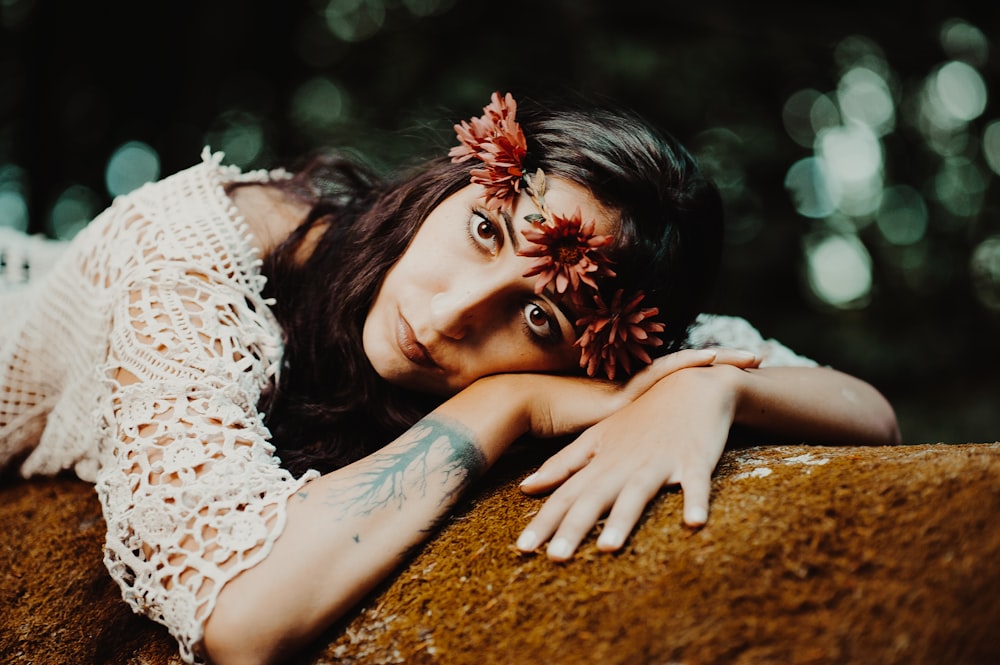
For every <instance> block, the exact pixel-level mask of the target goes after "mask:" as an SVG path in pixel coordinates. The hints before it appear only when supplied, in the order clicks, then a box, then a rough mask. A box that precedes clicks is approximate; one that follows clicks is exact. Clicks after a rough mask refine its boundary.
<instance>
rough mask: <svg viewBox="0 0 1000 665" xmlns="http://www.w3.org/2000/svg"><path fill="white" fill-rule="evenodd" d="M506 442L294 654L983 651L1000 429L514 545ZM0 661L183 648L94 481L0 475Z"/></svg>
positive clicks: (456, 658) (962, 658)
mask: <svg viewBox="0 0 1000 665" xmlns="http://www.w3.org/2000/svg"><path fill="white" fill-rule="evenodd" d="M539 459H541V458H540V457H539V454H538V453H535V452H528V450H527V448H524V449H522V450H520V451H518V452H516V453H514V454H512V455H510V456H509V457H508V458H507V459H506V460H505V461H504V462H503V463H502V465H501V466H500V467H498V468H497V469H495V470H494V472H493V473H491V475H490V476H489V478H488V479H487V482H485V483H484V484H483V486H482V487H481V488H480V489H479V490H478V491H477V492H476V493H475V495H474V497H473V498H472V499H471V500H470V501H468V502H467V503H466V504H464V505H463V506H462V508H461V509H460V510H459V511H457V513H456V514H455V516H454V518H452V519H451V520H449V522H448V523H447V524H446V525H445V526H444V527H443V528H442V530H441V532H440V533H439V534H437V536H436V537H435V538H434V539H432V540H431V541H430V542H429V543H428V544H427V546H426V547H424V548H423V549H422V550H421V551H419V552H418V553H416V554H415V555H414V557H413V558H412V559H411V560H410V561H408V562H407V564H406V565H405V566H404V567H402V568H401V569H400V572H399V573H398V574H397V575H396V576H394V577H393V578H391V579H390V580H387V581H386V583H385V584H384V585H383V586H382V587H380V588H379V589H377V590H376V591H375V592H373V593H372V594H371V595H370V596H369V597H368V598H367V599H366V600H365V602H363V603H362V604H361V605H360V606H359V607H358V608H357V610H356V611H355V612H353V613H352V614H351V615H350V616H348V617H346V618H345V619H344V620H343V621H342V622H341V623H340V624H338V625H337V626H335V627H334V628H332V629H331V630H330V631H329V632H328V633H327V634H326V635H325V636H324V638H323V639H322V640H320V642H319V644H317V646H316V647H315V649H314V650H313V651H312V652H311V653H307V654H305V655H304V656H302V657H300V658H299V659H297V660H296V662H297V663H315V664H320V663H345V664H346V663H365V664H369V663H442V664H465V663H468V664H470V665H472V664H475V665H483V664H485V663H531V664H547V663H551V664H559V665H562V664H570V665H572V664H576V663H601V664H602V665H604V664H618V663H620V664H626V663H628V664H636V663H640V664H641V663H656V664H663V663H687V664H696V663H727V664H729V663H873V664H874V663H878V664H879V665H882V664H888V663H906V664H908V665H914V664H928V665H930V664H934V665H939V664H944V663H948V664H951V665H957V664H971V663H977V664H978V663H983V664H987V663H989V664H995V663H1000V600H998V599H1000V528H998V527H1000V443H994V444H962V445H944V444H934V445H930V444H928V445H914V446H899V447H892V448H881V447H880V448H860V447H814V446H780V447H753V448H744V449H739V450H732V451H729V452H727V453H726V455H725V456H724V458H723V461H722V463H721V464H720V467H719V470H718V473H717V475H716V481H715V486H714V494H713V503H712V515H711V519H710V522H709V524H708V526H706V527H705V528H703V529H701V530H699V531H691V530H689V529H686V528H684V527H683V526H681V524H680V522H679V515H680V506H681V496H680V495H679V494H678V493H676V492H670V491H668V492H664V493H663V494H661V496H660V497H659V498H658V499H657V500H656V501H655V502H654V503H653V504H652V505H651V507H650V509H649V510H647V512H646V515H645V517H644V519H643V521H642V523H641V525H640V527H639V529H638V531H637V533H636V534H635V535H634V536H633V537H632V538H631V539H630V540H629V542H628V543H627V545H626V547H625V549H624V550H623V551H622V552H621V553H619V554H617V555H606V554H601V553H599V552H597V551H596V549H595V547H594V544H593V539H590V540H588V541H587V542H586V543H584V545H583V546H582V548H581V550H580V552H579V553H578V554H577V556H576V557H575V558H574V559H573V560H572V561H570V562H568V563H565V564H553V563H551V562H549V561H548V560H547V559H545V557H544V556H541V555H522V554H519V553H518V552H517V551H516V550H515V549H514V548H513V546H512V543H513V542H514V539H515V538H516V536H517V534H518V532H519V530H520V528H522V527H523V526H524V524H526V522H527V520H528V517H529V515H530V514H531V513H532V512H533V511H535V510H537V508H538V506H539V505H540V501H539V500H538V499H533V498H530V497H526V496H524V495H522V494H521V493H520V491H519V490H518V489H517V481H518V480H519V479H520V478H521V477H523V476H524V475H526V474H527V473H528V471H529V469H530V468H532V467H533V465H535V464H537V462H538V460H539ZM0 533H3V537H2V541H0V576H2V578H0V579H2V583H0V662H2V663H33V664H37V665H47V664H50V663H51V664H53V665H55V664H59V665H64V664H72V663H111V664H121V665H126V664H128V665H138V664H139V663H143V664H148V665H156V664H160V663H179V662H180V659H179V658H178V657H177V655H176V651H175V646H174V644H173V642H172V640H171V638H170V637H169V636H168V635H167V633H166V631H165V630H164V629H162V628H161V627H159V626H157V625H155V624H153V623H152V622H150V621H148V620H145V619H142V618H140V617H137V616H134V615H132V614H131V612H130V610H129V609H128V608H127V606H126V605H125V604H124V603H123V602H121V600H120V599H119V594H118V590H117V587H115V586H114V585H113V583H112V582H111V581H110V578H108V576H107V575H106V573H105V571H104V567H103V564H102V563H101V541H102V538H103V524H102V520H101V515H100V508H99V506H98V503H97V500H96V497H95V496H94V493H93V488H92V487H91V486H90V485H87V484H85V483H82V482H80V481H77V480H74V479H70V478H58V479H44V480H32V481H30V482H16V483H13V484H11V483H10V481H7V483H6V484H5V485H4V486H3V487H2V488H0Z"/></svg>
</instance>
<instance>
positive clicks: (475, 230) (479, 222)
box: [469, 213, 501, 254]
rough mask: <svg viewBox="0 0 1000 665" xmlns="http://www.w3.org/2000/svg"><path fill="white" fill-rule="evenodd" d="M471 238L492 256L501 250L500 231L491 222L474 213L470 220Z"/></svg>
mask: <svg viewBox="0 0 1000 665" xmlns="http://www.w3.org/2000/svg"><path fill="white" fill-rule="evenodd" d="M469 237H470V238H471V239H472V241H473V242H474V243H475V244H476V245H478V246H479V247H482V248H483V249H485V250H486V251H488V252H489V253H490V254H496V252H497V250H498V249H500V242H501V237H500V229H498V228H497V225H496V224H494V223H493V222H492V221H491V220H489V219H487V218H486V217H483V216H482V215H481V214H479V213H473V214H472V216H471V217H470V218H469Z"/></svg>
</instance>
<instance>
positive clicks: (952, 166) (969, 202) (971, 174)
mask: <svg viewBox="0 0 1000 665" xmlns="http://www.w3.org/2000/svg"><path fill="white" fill-rule="evenodd" d="M985 191H986V178H985V176H984V174H983V172H982V171H981V170H980V168H979V166H977V165H976V164H975V163H973V162H971V161H969V160H968V159H965V158H964V157H955V158H950V159H946V160H944V162H943V163H942V164H941V169H940V170H939V171H938V173H937V176H936V177H935V178H934V193H935V195H936V196H937V199H938V201H940V202H941V205H943V206H944V207H945V208H946V209H947V210H948V211H949V212H950V213H952V214H953V215H956V216H958V217H973V216H975V215H976V214H977V213H978V212H979V211H980V210H981V209H982V205H983V196H984V194H985Z"/></svg>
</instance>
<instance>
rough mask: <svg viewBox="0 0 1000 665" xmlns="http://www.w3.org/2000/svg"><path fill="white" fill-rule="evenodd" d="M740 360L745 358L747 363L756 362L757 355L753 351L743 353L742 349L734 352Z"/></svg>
mask: <svg viewBox="0 0 1000 665" xmlns="http://www.w3.org/2000/svg"><path fill="white" fill-rule="evenodd" d="M736 353H737V354H738V355H739V356H740V357H741V358H746V359H747V360H748V361H750V362H753V361H754V360H757V354H756V353H754V352H753V351H744V350H742V349H740V350H738V351H737V352H736Z"/></svg>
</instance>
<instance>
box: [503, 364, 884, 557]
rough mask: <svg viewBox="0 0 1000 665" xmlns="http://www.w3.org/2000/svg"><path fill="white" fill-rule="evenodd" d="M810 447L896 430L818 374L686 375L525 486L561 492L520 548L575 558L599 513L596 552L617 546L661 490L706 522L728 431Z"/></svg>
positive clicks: (598, 429)
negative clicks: (677, 495) (740, 429)
mask: <svg viewBox="0 0 1000 665" xmlns="http://www.w3.org/2000/svg"><path fill="white" fill-rule="evenodd" d="M734 424H738V425H744V426H747V427H750V428H753V429H756V430H759V431H761V432H766V433H767V434H768V435H771V436H777V437H780V438H782V439H786V440H787V439H796V440H800V441H808V442H812V443H843V444H895V443H898V442H899V429H898V426H897V424H896V418H895V414H894V413H893V410H892V407H891V406H890V405H889V403H888V402H887V401H886V400H885V398H884V397H883V396H882V395H881V394H880V393H879V392H878V391H876V390H875V389H874V388H873V387H872V386H870V385H869V384H867V383H865V382H864V381H861V380H859V379H856V378H854V377H852V376H849V375H847V374H843V373H841V372H838V371H836V370H833V369H829V368H824V367H768V368H760V369H747V370H741V369H739V368H735V367H729V366H723V365H717V366H712V367H706V368H692V369H686V370H683V371H680V372H677V373H675V374H671V375H669V376H667V377H665V378H663V379H662V380H660V381H659V382H658V383H657V384H656V385H655V386H653V387H652V388H651V389H650V390H649V391H647V392H646V393H644V394H643V395H642V396H641V397H639V398H638V399H636V400H635V401H634V402H632V403H631V404H629V405H627V406H626V407H624V408H623V409H621V410H620V411H618V412H616V413H614V414H613V415H611V416H609V417H608V418H607V419H605V420H603V421H601V422H600V423H598V424H596V425H594V426H593V427H591V428H590V429H588V430H587V431H586V432H584V433H583V434H582V435H581V436H580V437H579V438H578V439H577V440H576V441H574V442H573V443H572V444H570V445H569V446H567V447H566V448H564V449H563V450H561V451H560V452H559V453H557V454H556V455H554V456H553V457H552V458H551V459H549V460H548V461H547V462H546V463H545V464H543V465H542V467H541V468H540V469H539V470H538V472H537V473H535V474H533V475H532V476H530V477H529V478H528V479H526V480H525V482H524V483H523V485H522V487H523V488H524V490H525V491H526V492H529V493H540V492H545V491H549V490H552V489H553V488H558V489H556V490H555V492H554V493H553V494H552V496H551V497H550V498H549V499H548V500H547V501H546V503H545V505H544V506H543V507H542V509H541V510H540V511H539V513H538V514H537V515H536V516H535V518H534V519H533V520H532V521H531V523H530V524H529V525H528V527H527V528H526V529H525V531H524V532H523V533H522V535H521V538H520V539H519V540H518V547H519V548H520V549H522V550H525V551H530V550H534V549H535V548H537V547H539V546H540V545H541V544H543V543H545V542H546V541H548V546H547V553H548V555H549V557H550V558H552V559H555V560H564V559H567V558H569V557H570V556H572V554H573V552H574V551H575V550H576V548H577V547H578V545H579V544H580V542H581V541H582V540H583V538H584V537H585V536H586V535H587V534H588V533H589V532H590V530H591V529H592V528H593V527H594V525H595V524H596V523H597V521H598V520H599V519H600V518H601V516H602V515H604V514H608V518H607V521H606V523H605V525H604V528H603V529H602V532H601V535H600V537H599V539H598V547H600V548H601V549H603V550H607V551H613V550H617V549H619V548H620V547H621V546H622V545H623V544H624V541H625V539H626V537H627V536H628V534H629V533H630V532H631V531H632V529H633V528H634V527H635V524H636V522H637V521H638V519H639V516H640V515H641V513H642V511H643V509H644V508H645V506H646V504H647V503H648V502H649V501H650V500H651V499H652V498H653V497H654V496H655V495H656V494H657V492H659V491H660V489H661V488H662V487H664V486H666V485H680V487H681V488H682V489H683V491H684V521H685V523H687V524H688V525H690V526H700V525H702V524H704V523H705V521H706V519H707V518H708V506H709V492H710V488H711V476H712V473H713V471H714V469H715V466H716V464H717V463H718V461H719V458H720V457H721V455H722V451H723V450H724V448H725V445H726V441H727V439H728V436H729V431H730V428H731V426H732V425H734Z"/></svg>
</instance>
